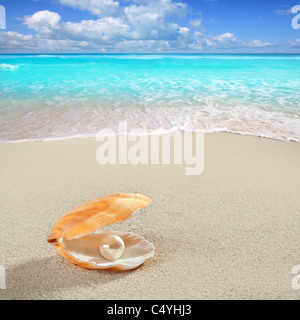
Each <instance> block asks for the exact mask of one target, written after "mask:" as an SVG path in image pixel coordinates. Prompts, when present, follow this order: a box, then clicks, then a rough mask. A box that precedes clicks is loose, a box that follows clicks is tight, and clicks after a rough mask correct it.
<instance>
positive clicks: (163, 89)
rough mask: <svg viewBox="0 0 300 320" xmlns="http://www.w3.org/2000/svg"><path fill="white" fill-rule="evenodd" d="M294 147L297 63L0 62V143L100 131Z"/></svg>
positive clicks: (299, 90)
mask: <svg viewBox="0 0 300 320" xmlns="http://www.w3.org/2000/svg"><path fill="white" fill-rule="evenodd" d="M124 120H127V122H128V129H129V130H132V129H158V130H172V129H181V130H187V131H203V130H204V131H229V132H236V133H242V134H251V135H257V136H265V137H270V138H275V139H285V140H296V141H299V140H300V56H292V55H288V56H285V55H261V56H260V55H163V54H161V55H133V54H127V55H1V56H0V141H1V142H8V141H18V140H28V139H29V140H36V139H39V140H41V139H42V140H43V139H57V138H65V137H75V136H76V137H78V136H84V137H86V136H95V135H96V134H97V132H98V131H99V130H101V129H105V128H110V129H113V130H116V131H118V128H119V121H124Z"/></svg>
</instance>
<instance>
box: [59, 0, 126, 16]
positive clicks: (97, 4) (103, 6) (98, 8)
mask: <svg viewBox="0 0 300 320" xmlns="http://www.w3.org/2000/svg"><path fill="white" fill-rule="evenodd" d="M59 2H60V3H61V4H63V5H66V6H69V7H72V8H75V9H80V10H86V11H89V12H91V13H92V14H94V15H97V16H98V17H106V16H114V15H116V14H118V13H119V11H120V5H119V2H118V1H114V0H59Z"/></svg>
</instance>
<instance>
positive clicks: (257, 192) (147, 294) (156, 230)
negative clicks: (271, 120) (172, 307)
mask: <svg viewBox="0 0 300 320" xmlns="http://www.w3.org/2000/svg"><path fill="white" fill-rule="evenodd" d="M98 147H99V142H96V141H95V139H74V140H63V141H50V142H23V143H13V144H1V145H0V155H1V164H0V166H1V171H0V175H1V176H0V185H1V200H0V201H1V213H0V250H1V251H0V265H3V266H4V267H5V268H6V276H7V279H6V280H7V281H6V282H7V289H6V290H0V299H283V298H287V299H299V298H300V289H299V290H294V289H293V288H292V279H293V276H294V275H293V274H292V272H291V270H292V267H293V266H294V265H300V237H299V233H300V231H299V230H300V196H299V195H300V166H299V164H300V144H299V143H294V142H283V141H275V140H269V139H264V138H257V137H249V136H239V135H233V134H225V133H217V134H206V135H205V169H204V172H203V174H202V175H200V176H186V175H185V166H184V165H182V166H181V165H137V166H133V165H107V166H100V165H99V164H98V163H97V162H96V158H95V154H96V150H97V148H98ZM114 192H139V193H143V194H145V195H147V196H149V197H151V198H152V199H153V204H152V205H151V206H150V207H148V208H146V209H142V210H141V211H140V212H139V213H138V214H136V215H134V216H133V217H132V218H130V219H129V220H127V221H125V222H123V223H121V224H118V225H115V226H113V227H112V228H113V229H117V230H128V231H131V232H134V233H137V234H140V235H143V236H144V237H145V238H146V239H148V240H149V241H151V242H153V243H154V244H155V246H156V248H157V251H156V254H155V256H154V258H152V259H151V260H149V261H147V262H146V263H145V264H144V265H143V266H142V267H140V268H138V269H136V270H134V271H128V272H119V273H118V272H110V271H89V270H83V269H80V268H78V267H75V266H74V265H72V264H70V263H69V262H67V261H65V260H64V259H63V258H61V257H60V256H58V255H57V254H56V252H55V250H54V248H53V247H52V246H51V245H49V244H48V243H47V242H46V237H47V236H48V235H49V232H50V229H51V227H52V225H53V223H54V222H55V221H56V220H57V219H58V218H59V217H60V216H61V215H62V214H64V213H65V212H67V211H68V210H70V209H71V208H73V207H75V206H77V205H79V204H81V203H82V202H85V201H87V200H90V199H93V198H95V197H98V196H101V195H104V194H110V193H114Z"/></svg>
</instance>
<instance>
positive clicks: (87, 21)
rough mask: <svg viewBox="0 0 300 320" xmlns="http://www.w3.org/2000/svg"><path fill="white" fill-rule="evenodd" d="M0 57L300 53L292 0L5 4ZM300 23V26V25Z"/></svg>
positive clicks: (4, 0) (0, 0) (33, 0)
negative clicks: (51, 54) (132, 53)
mask: <svg viewBox="0 0 300 320" xmlns="http://www.w3.org/2000/svg"><path fill="white" fill-rule="evenodd" d="M0 4H1V5H2V6H4V7H5V9H6V29H5V30H0V53H40V52H43V53H59V52H61V53H81V52H82V53H88V52H96V53H97V52H99V53H105V52H191V53H194V52H195V53H244V52H246V53H300V29H298V30H294V29H293V28H292V25H291V21H292V19H293V18H294V17H295V14H292V13H291V8H292V7H294V6H295V5H297V4H300V1H299V3H297V2H296V1H294V0H292V1H290V0H180V1H179V0H178V1H175V0H0ZM299 23H300V20H299Z"/></svg>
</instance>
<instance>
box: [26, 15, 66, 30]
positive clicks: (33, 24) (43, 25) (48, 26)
mask: <svg viewBox="0 0 300 320" xmlns="http://www.w3.org/2000/svg"><path fill="white" fill-rule="evenodd" d="M60 20H61V17H60V15H59V14H58V13H56V12H50V11H48V10H45V11H38V12H36V13H35V14H33V15H32V16H25V18H24V23H25V24H26V25H27V26H28V28H30V29H34V30H35V31H37V32H39V33H41V34H48V33H51V32H52V30H53V29H55V28H57V27H58V24H59V22H60Z"/></svg>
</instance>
